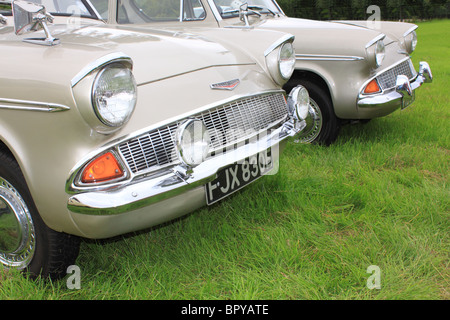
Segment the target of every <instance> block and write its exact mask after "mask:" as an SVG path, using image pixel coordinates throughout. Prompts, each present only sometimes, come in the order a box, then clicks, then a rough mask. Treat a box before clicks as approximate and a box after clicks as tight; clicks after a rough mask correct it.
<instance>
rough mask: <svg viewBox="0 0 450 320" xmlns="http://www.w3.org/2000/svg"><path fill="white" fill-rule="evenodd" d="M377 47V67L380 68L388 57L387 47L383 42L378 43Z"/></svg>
mask: <svg viewBox="0 0 450 320" xmlns="http://www.w3.org/2000/svg"><path fill="white" fill-rule="evenodd" d="M375 46H376V47H375V64H376V65H377V67H380V66H381V65H382V64H383V61H384V57H385V55H386V47H385V45H384V41H383V40H380V41H377V43H376V44H375Z"/></svg>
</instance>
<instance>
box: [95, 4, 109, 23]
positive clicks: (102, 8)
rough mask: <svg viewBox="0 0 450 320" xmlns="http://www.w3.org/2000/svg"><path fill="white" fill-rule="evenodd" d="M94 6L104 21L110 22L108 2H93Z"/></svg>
mask: <svg viewBox="0 0 450 320" xmlns="http://www.w3.org/2000/svg"><path fill="white" fill-rule="evenodd" d="M91 3H92V5H93V6H94V8H95V9H96V10H97V12H98V13H99V14H100V16H101V17H102V19H104V20H108V3H109V1H108V0H91Z"/></svg>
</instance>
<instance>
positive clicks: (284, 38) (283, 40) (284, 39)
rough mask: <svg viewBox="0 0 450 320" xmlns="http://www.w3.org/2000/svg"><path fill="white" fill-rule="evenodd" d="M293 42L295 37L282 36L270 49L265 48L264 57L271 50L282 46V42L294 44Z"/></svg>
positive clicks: (289, 35) (290, 35)
mask: <svg viewBox="0 0 450 320" xmlns="http://www.w3.org/2000/svg"><path fill="white" fill-rule="evenodd" d="M294 40H295V36H293V35H292V34H286V35H284V36H283V37H281V38H280V39H278V40H277V41H275V42H274V43H272V44H271V45H270V47H269V48H267V50H266V51H264V56H265V57H267V56H268V55H269V54H270V53H271V52H272V51H273V50H275V49H276V48H277V47H278V46H280V45H282V44H283V43H284V42H286V41H291V42H294Z"/></svg>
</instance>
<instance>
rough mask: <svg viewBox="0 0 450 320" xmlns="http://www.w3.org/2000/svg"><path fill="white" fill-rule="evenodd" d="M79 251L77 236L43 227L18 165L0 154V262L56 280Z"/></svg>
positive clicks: (33, 276) (36, 275) (28, 272)
mask: <svg viewBox="0 0 450 320" xmlns="http://www.w3.org/2000/svg"><path fill="white" fill-rule="evenodd" d="M79 248H80V239H79V238H78V237H75V236H71V235H68V234H65V233H60V232H56V231H54V230H52V229H50V228H48V227H47V226H46V225H45V223H44V222H43V220H42V219H41V217H40V215H39V213H38V211H37V209H36V207H35V205H34V202H33V200H32V198H31V195H30V192H29V190H28V187H27V185H26V183H25V179H24V178H23V175H22V172H21V171H20V168H19V166H18V164H17V162H16V161H15V160H14V159H13V158H12V157H11V155H9V154H8V153H3V152H1V151H0V263H1V264H2V265H3V266H4V267H6V268H17V269H20V270H23V272H24V273H25V274H26V275H29V276H30V277H31V278H37V277H39V276H41V277H42V278H51V279H59V278H60V277H62V276H64V275H65V274H66V270H67V267H68V266H69V265H72V264H74V263H75V260H76V257H77V256H78V252H79Z"/></svg>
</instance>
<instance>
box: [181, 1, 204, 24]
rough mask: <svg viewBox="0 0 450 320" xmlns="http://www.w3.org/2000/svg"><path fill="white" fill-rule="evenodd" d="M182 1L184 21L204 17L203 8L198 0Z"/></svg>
mask: <svg viewBox="0 0 450 320" xmlns="http://www.w3.org/2000/svg"><path fill="white" fill-rule="evenodd" d="M183 1H184V17H183V20H185V21H192V20H203V19H205V13H206V12H205V8H203V5H202V2H201V1H200V0H183Z"/></svg>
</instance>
